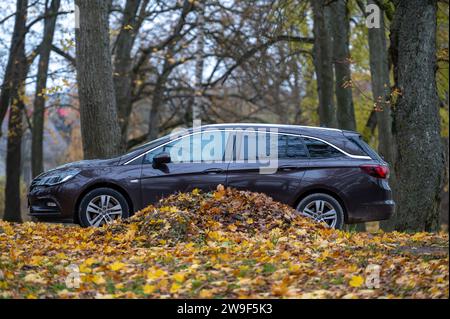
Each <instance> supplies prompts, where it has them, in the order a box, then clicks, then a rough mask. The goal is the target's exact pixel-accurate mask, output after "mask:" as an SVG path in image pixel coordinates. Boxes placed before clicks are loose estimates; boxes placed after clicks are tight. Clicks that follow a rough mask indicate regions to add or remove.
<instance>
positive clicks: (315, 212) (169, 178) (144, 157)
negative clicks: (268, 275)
mask: <svg viewBox="0 0 450 319" xmlns="http://www.w3.org/2000/svg"><path fill="white" fill-rule="evenodd" d="M388 177H389V168H388V165H387V164H386V162H385V161H383V159H382V158H381V157H380V156H379V155H378V154H377V153H376V152H375V151H374V150H373V149H371V148H370V147H369V146H368V145H367V144H366V143H365V142H364V141H363V140H362V139H361V137H360V135H359V134H358V133H356V132H351V131H343V130H338V129H329V128H321V127H307V126H294V125H277V124H270V125H266V124H218V125H206V126H201V127H197V128H191V129H186V130H182V131H178V132H176V133H173V134H170V135H167V136H164V137H161V138H159V139H157V140H155V141H152V142H149V143H147V144H145V145H142V146H140V147H138V148H136V149H134V150H132V151H130V152H129V153H127V154H125V155H122V156H120V157H117V158H112V159H106V160H87V161H80V162H75V163H69V164H66V165H63V166H60V167H57V168H55V169H52V170H50V171H48V172H45V173H43V174H41V175H39V176H38V177H36V178H35V179H34V180H33V182H32V183H31V186H30V190H29V194H28V202H29V212H30V215H31V216H33V217H35V218H36V219H37V220H41V221H59V222H75V223H79V224H81V225H82V226H100V225H103V224H105V223H109V222H111V221H112V220H114V219H116V218H126V217H128V216H130V215H132V213H133V212H135V211H137V210H139V209H141V208H144V207H145V206H147V205H148V204H150V203H153V202H155V201H157V200H158V199H159V198H161V197H163V196H166V195H169V194H171V193H174V192H180V191H181V192H185V191H191V190H192V189H194V188H199V189H203V190H212V189H215V188H216V187H217V185H218V184H222V185H224V186H229V187H234V188H237V189H244V190H250V191H255V192H262V193H266V194H268V195H269V196H271V197H272V198H274V199H275V200H277V201H280V202H283V203H286V204H289V205H291V206H292V207H295V208H296V209H297V210H298V211H299V213H300V214H303V215H305V216H308V217H311V218H313V219H315V220H318V221H322V222H325V223H327V224H328V225H329V226H330V227H334V228H342V227H343V225H344V224H346V223H348V224H351V223H359V222H367V221H376V220H383V219H388V218H389V217H390V216H391V215H392V213H393V212H394V207H395V204H394V201H393V200H392V193H391V189H390V188H389V184H388Z"/></svg>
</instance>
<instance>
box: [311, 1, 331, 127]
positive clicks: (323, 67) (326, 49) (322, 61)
mask: <svg viewBox="0 0 450 319" xmlns="http://www.w3.org/2000/svg"><path fill="white" fill-rule="evenodd" d="M311 4H312V9H313V18H314V28H313V31H314V50H313V51H314V65H315V68H316V76H317V91H318V96H319V120H320V125H321V126H327V127H336V124H337V123H336V110H335V105H334V92H333V89H334V87H333V84H334V83H333V82H334V80H333V64H332V52H331V36H330V32H329V31H330V30H329V27H328V25H327V18H328V17H329V10H330V9H329V7H328V6H325V0H312V1H311Z"/></svg>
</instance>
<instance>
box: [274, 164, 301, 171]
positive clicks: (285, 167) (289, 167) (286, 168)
mask: <svg viewBox="0 0 450 319" xmlns="http://www.w3.org/2000/svg"><path fill="white" fill-rule="evenodd" d="M297 168H298V167H297V166H295V165H281V166H280V167H279V168H278V169H279V170H281V171H293V170H295V169H297Z"/></svg>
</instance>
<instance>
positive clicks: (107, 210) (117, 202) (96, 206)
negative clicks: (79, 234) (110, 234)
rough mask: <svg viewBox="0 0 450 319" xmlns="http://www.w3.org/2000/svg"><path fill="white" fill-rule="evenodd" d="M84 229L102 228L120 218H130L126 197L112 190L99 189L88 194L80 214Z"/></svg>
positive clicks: (83, 200)
mask: <svg viewBox="0 0 450 319" xmlns="http://www.w3.org/2000/svg"><path fill="white" fill-rule="evenodd" d="M78 216H79V220H80V224H81V226H83V227H89V226H94V227H100V226H103V225H105V224H109V223H112V222H113V221H114V220H116V219H119V218H127V217H128V216H129V207H128V203H127V201H126V199H125V198H124V196H123V195H122V194H121V193H119V192H118V191H116V190H114V189H111V188H97V189H94V190H92V191H90V192H89V193H87V194H86V195H85V196H84V197H83V199H82V200H81V203H80V209H79V212H78Z"/></svg>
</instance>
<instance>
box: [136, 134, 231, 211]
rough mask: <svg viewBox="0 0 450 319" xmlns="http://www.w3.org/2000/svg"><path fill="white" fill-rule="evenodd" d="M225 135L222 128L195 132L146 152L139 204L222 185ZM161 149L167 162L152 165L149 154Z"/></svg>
mask: <svg viewBox="0 0 450 319" xmlns="http://www.w3.org/2000/svg"><path fill="white" fill-rule="evenodd" d="M229 135H230V134H229V132H227V131H225V130H214V131H201V132H195V133H191V134H189V135H186V136H183V137H179V138H177V139H174V140H173V141H169V142H167V143H165V144H164V145H161V146H159V147H157V148H156V149H154V150H151V151H150V152H148V153H147V154H146V155H145V156H144V160H143V164H142V173H141V179H140V182H141V191H142V200H143V206H146V205H148V204H149V203H154V202H156V201H157V200H159V199H160V198H161V197H164V196H167V195H169V194H173V193H175V192H189V191H191V190H193V189H194V188H199V189H202V190H204V191H208V190H213V189H215V188H216V187H217V185H218V184H223V185H225V182H226V172H227V168H228V164H229V161H228V160H225V153H226V152H225V150H226V149H227V147H230V145H229ZM231 147H232V146H231ZM162 152H167V153H169V154H170V157H171V161H170V163H167V164H163V165H162V166H160V167H154V165H153V157H154V156H156V155H157V154H160V153H162Z"/></svg>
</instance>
